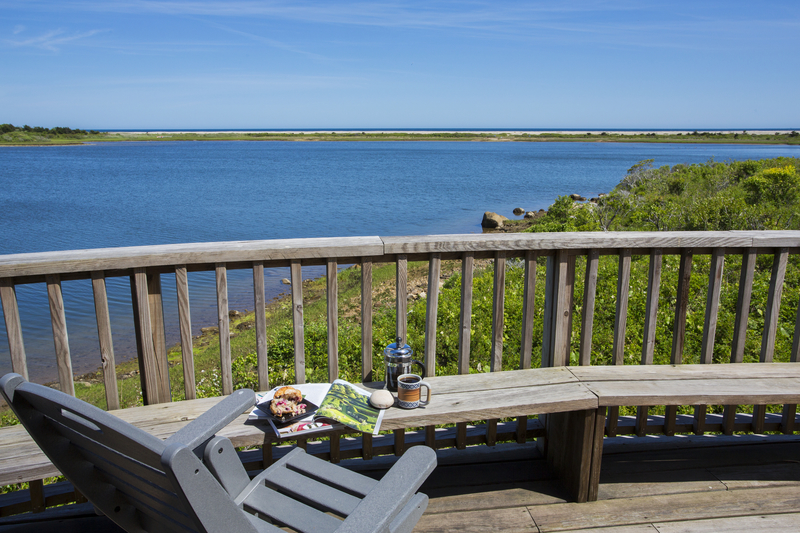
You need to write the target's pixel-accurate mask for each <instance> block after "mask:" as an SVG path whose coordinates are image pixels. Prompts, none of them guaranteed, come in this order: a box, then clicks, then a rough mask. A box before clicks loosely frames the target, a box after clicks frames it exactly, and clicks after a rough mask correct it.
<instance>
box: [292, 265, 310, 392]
mask: <svg viewBox="0 0 800 533" xmlns="http://www.w3.org/2000/svg"><path fill="white" fill-rule="evenodd" d="M291 278H292V324H293V327H294V374H295V376H294V380H295V383H305V382H306V354H305V337H304V327H303V272H302V270H301V266H300V260H299V259H293V260H292V263H291Z"/></svg>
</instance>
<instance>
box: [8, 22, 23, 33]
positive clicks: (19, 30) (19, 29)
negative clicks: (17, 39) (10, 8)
mask: <svg viewBox="0 0 800 533" xmlns="http://www.w3.org/2000/svg"><path fill="white" fill-rule="evenodd" d="M24 31H25V26H23V25H22V24H17V25H16V26H14V29H13V30H11V33H13V34H14V35H17V34H20V33H22V32H24Z"/></svg>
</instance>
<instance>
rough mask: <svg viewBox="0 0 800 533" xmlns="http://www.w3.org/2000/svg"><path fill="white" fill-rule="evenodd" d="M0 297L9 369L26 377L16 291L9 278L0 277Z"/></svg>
mask: <svg viewBox="0 0 800 533" xmlns="http://www.w3.org/2000/svg"><path fill="white" fill-rule="evenodd" d="M0 299H2V300H3V319H4V320H5V323H6V336H7V337H8V351H9V353H10V354H11V369H12V370H13V371H14V372H16V373H17V374H19V375H21V376H22V377H23V378H25V379H26V380H27V379H28V363H27V359H26V358H25V344H24V343H23V342H22V324H21V323H20V320H19V307H18V306H17V291H16V288H15V287H14V281H13V279H11V278H3V279H0Z"/></svg>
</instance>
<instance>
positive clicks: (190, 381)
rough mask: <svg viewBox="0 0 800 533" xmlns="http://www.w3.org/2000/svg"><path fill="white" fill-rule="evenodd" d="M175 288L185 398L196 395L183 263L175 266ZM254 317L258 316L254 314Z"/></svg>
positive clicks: (188, 306)
mask: <svg viewBox="0 0 800 533" xmlns="http://www.w3.org/2000/svg"><path fill="white" fill-rule="evenodd" d="M175 289H176V292H177V296H178V327H179V329H180V334H181V363H182V366H183V390H184V394H185V395H186V399H187V400H194V399H195V398H196V397H197V385H196V384H195V376H194V343H193V341H192V313H191V308H190V305H189V276H188V274H187V272H186V266H185V265H178V266H176V267H175ZM256 319H258V316H257V315H256Z"/></svg>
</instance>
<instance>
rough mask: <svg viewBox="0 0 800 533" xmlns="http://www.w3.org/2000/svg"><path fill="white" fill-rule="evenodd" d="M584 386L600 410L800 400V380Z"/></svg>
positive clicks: (588, 383) (643, 382) (692, 381)
mask: <svg viewBox="0 0 800 533" xmlns="http://www.w3.org/2000/svg"><path fill="white" fill-rule="evenodd" d="M585 385H586V387H588V388H589V390H591V391H592V392H594V393H595V394H597V396H598V397H599V399H600V400H599V401H600V406H601V407H606V406H623V405H695V404H714V405H726V404H748V403H754V402H755V403H758V404H762V405H763V404H770V403H773V404H777V403H796V402H798V401H800V378H772V379H769V380H765V379H763V378H757V379H714V380H712V379H687V380H678V379H674V380H642V381H594V382H587V383H585Z"/></svg>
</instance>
